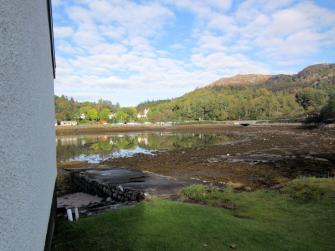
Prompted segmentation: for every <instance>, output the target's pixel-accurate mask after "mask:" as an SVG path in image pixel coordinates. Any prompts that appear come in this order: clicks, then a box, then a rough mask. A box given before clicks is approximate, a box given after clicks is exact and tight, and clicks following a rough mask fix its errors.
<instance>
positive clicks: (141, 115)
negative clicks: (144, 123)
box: [137, 108, 149, 119]
mask: <svg viewBox="0 0 335 251" xmlns="http://www.w3.org/2000/svg"><path fill="white" fill-rule="evenodd" d="M148 112H149V108H145V109H144V110H143V111H142V112H140V113H139V114H137V118H138V119H146V118H147V117H148Z"/></svg>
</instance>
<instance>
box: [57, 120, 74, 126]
mask: <svg viewBox="0 0 335 251" xmlns="http://www.w3.org/2000/svg"><path fill="white" fill-rule="evenodd" d="M60 125H61V126H76V125H78V122H77V121H72V120H71V121H61V122H60Z"/></svg>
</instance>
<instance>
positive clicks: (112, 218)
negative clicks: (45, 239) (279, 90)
mask: <svg viewBox="0 0 335 251" xmlns="http://www.w3.org/2000/svg"><path fill="white" fill-rule="evenodd" d="M298 183H299V181H298ZM302 183H303V185H301V184H292V185H289V186H288V187H287V188H288V189H287V190H283V191H281V192H280V191H273V190H271V191H269V190H258V191H255V192H242V193H235V192H232V191H228V192H226V194H225V195H224V194H221V192H222V191H216V192H215V193H212V192H210V191H209V190H201V189H200V188H199V187H198V188H197V189H198V191H194V187H193V188H191V189H189V190H188V191H187V192H186V193H185V191H184V196H186V194H187V193H188V197H192V196H193V197H194V196H200V197H197V200H200V201H202V202H203V203H206V204H212V205H216V206H220V203H221V202H222V201H224V203H226V202H227V201H230V202H232V203H234V205H235V209H224V208H220V207H210V206H207V205H197V204H191V203H183V202H174V201H163V200H157V201H151V202H142V203H140V204H139V205H137V206H136V207H134V208H127V209H119V210H115V211H112V212H108V213H104V214H101V215H99V216H94V217H88V218H82V219H80V221H78V222H76V223H72V224H70V223H67V222H65V221H61V222H58V225H57V229H56V235H55V239H54V242H53V248H54V250H67V251H68V250H231V249H232V248H235V249H237V250H272V251H273V250H303V251H306V250H331V249H332V248H333V237H334V235H335V210H334V208H335V199H334V197H333V196H334V190H333V189H334V179H330V180H327V179H320V180H314V181H311V183H314V185H313V184H312V185H310V184H311V183H310V181H308V183H309V185H307V187H312V188H311V190H310V189H309V188H306V185H305V183H306V182H302ZM315 184H321V186H320V185H315ZM315 187H316V190H318V191H321V193H319V192H316V193H315V194H314V192H312V194H313V196H311V197H308V196H307V197H305V196H301V194H310V191H314V190H315ZM320 189H321V190H320ZM323 191H325V192H323ZM204 193H210V195H208V194H207V197H206V194H204ZM201 194H202V195H201ZM314 195H315V196H314ZM201 196H203V197H201ZM208 196H209V197H211V198H209V197H208ZM220 196H221V197H220ZM297 196H298V197H297ZM205 197H206V198H205ZM221 199H222V200H221ZM210 201H211V203H210Z"/></svg>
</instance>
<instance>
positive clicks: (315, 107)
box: [138, 64, 335, 121]
mask: <svg viewBox="0 0 335 251" xmlns="http://www.w3.org/2000/svg"><path fill="white" fill-rule="evenodd" d="M334 104H335V64H318V65H312V66H309V67H307V68H305V69H304V70H302V71H301V72H299V73H298V74H294V75H283V74H280V75H255V74H248V75H237V76H234V77H231V78H222V79H220V80H218V81H215V82H214V83H212V84H210V85H208V86H206V87H203V88H199V89H196V90H194V91H192V92H190V93H187V94H185V95H183V96H181V97H178V98H175V99H172V100H160V101H150V102H144V103H141V104H140V105H138V110H141V109H144V107H147V108H150V112H149V114H148V119H149V120H151V121H186V120H217V121H223V120H238V119H241V120H250V119H251V120H263V119H265V120H268V119H269V120H279V119H290V120H302V119H306V118H308V117H309V118H311V117H313V118H318V119H334V118H335V107H333V106H334Z"/></svg>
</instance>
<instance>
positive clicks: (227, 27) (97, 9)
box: [52, 0, 335, 105]
mask: <svg viewBox="0 0 335 251" xmlns="http://www.w3.org/2000/svg"><path fill="white" fill-rule="evenodd" d="M52 2H53V16H54V35H55V44H56V63H57V69H56V80H55V93H56V94H58V95H60V94H64V95H67V96H71V97H74V98H75V99H78V100H80V101H84V100H90V101H95V100H98V99H100V98H103V99H108V100H111V101H112V102H114V103H116V102H119V103H120V104H121V105H136V104H138V103H139V102H143V101H146V100H156V99H166V98H172V97H176V96H180V95H182V94H184V93H185V92H188V91H191V90H193V89H195V88H196V87H200V86H204V85H207V84H209V83H211V82H213V81H215V80H217V79H219V78H222V77H229V76H233V75H236V74H246V73H264V74H276V73H296V72H297V71H299V70H301V69H302V68H304V67H306V66H308V65H310V64H316V63H334V62H335V60H334V59H335V1H334V0H328V1H321V0H320V1H317V0H314V1H311V0H306V1H305V0H300V1H297V0H245V1H242V0H237V1H233V0H178V1H174V0H152V1H149V0H148V1H140V0H133V1H127V0H53V1H52Z"/></svg>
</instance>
